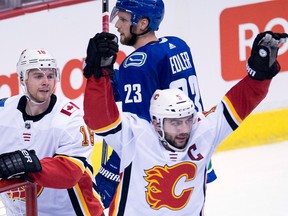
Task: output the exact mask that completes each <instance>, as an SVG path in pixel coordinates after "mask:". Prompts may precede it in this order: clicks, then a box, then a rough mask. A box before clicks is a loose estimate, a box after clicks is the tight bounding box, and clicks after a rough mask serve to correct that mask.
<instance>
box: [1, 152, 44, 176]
mask: <svg viewBox="0 0 288 216" xmlns="http://www.w3.org/2000/svg"><path fill="white" fill-rule="evenodd" d="M41 170H42V167H41V164H40V161H39V159H38V157H37V156H36V154H35V151H34V150H27V149H22V150H17V151H14V152H9V153H4V154H1V155H0V179H10V178H13V177H21V176H23V175H24V174H27V173H36V172H40V171H41Z"/></svg>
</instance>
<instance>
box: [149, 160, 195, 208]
mask: <svg viewBox="0 0 288 216" xmlns="http://www.w3.org/2000/svg"><path fill="white" fill-rule="evenodd" d="M196 169H197V168H196V166H195V164H193V163H191V162H183V163H180V164H176V165H174V166H168V165H165V166H164V167H162V166H155V167H153V168H151V169H149V170H145V173H146V176H144V179H145V180H146V181H147V182H148V185H147V186H146V201H147V203H148V204H149V206H150V207H151V208H152V209H155V210H157V209H160V208H163V207H165V208H168V209H171V210H180V209H183V208H184V207H185V206H186V205H187V203H188V201H189V199H190V196H191V194H192V192H193V188H192V187H187V188H186V189H183V190H182V192H181V193H179V194H176V191H175V188H176V185H177V184H178V182H179V179H180V178H182V177H185V178H186V180H185V181H186V182H188V181H191V180H193V179H194V178H195V174H196Z"/></svg>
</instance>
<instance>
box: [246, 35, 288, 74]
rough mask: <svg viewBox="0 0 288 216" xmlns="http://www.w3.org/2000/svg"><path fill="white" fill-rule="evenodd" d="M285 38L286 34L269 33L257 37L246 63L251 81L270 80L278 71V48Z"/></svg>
mask: <svg viewBox="0 0 288 216" xmlns="http://www.w3.org/2000/svg"><path fill="white" fill-rule="evenodd" d="M287 37H288V34H286V33H273V32H271V31H266V32H262V33H260V34H258V35H257V37H256V38H255V40H254V42H253V46H252V51H251V56H250V58H249V59H248V63H247V71H248V74H249V76H250V77H251V78H252V79H256V80H265V79H272V78H273V77H274V76H275V75H276V74H277V73H278V72H279V71H280V64H279V63H278V61H277V60H276V58H277V54H278V50H279V46H280V45H281V44H282V43H284V42H286V40H287Z"/></svg>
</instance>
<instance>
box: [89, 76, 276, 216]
mask: <svg viewBox="0 0 288 216" xmlns="http://www.w3.org/2000/svg"><path fill="white" fill-rule="evenodd" d="M93 79H94V78H90V79H89V80H88V82H87V86H86V92H85V97H87V98H86V99H85V98H84V111H85V116H84V119H85V122H86V123H87V124H88V126H89V127H90V128H91V129H93V130H94V131H95V132H96V133H97V134H99V135H100V136H104V137H105V140H106V142H107V144H108V145H111V146H112V147H113V149H114V150H115V151H116V152H117V153H118V155H119V157H120V158H121V164H120V176H121V181H120V184H119V186H118V188H117V192H116V195H115V196H114V199H113V201H112V203H111V205H110V208H109V215H110V216H116V215H119V216H123V215H125V216H134V215H149V216H159V215H165V216H166V215H169V216H172V215H173V216H174V215H175V216H179V215H181V216H199V215H203V207H204V203H205V194H206V193H205V189H206V188H205V182H206V179H205V178H206V172H207V169H208V166H209V161H210V159H211V156H212V154H213V152H214V151H215V149H216V148H217V146H218V145H219V144H220V143H221V142H222V141H223V139H225V138H226V137H227V136H228V135H229V134H231V133H232V132H233V131H234V130H236V129H237V127H238V126H239V125H240V123H241V122H242V120H243V119H245V118H246V117H247V116H248V115H249V113H251V112H252V110H253V109H254V108H255V107H256V106H257V105H258V104H259V103H260V102H261V101H262V100H263V99H264V98H265V96H266V94H267V92H268V88H269V85H270V80H264V81H257V80H253V79H251V78H250V77H248V76H246V77H245V78H244V79H242V80H241V81H240V82H239V83H238V84H236V85H235V86H234V87H232V88H231V89H230V90H229V91H228V92H227V93H226V95H225V96H224V98H223V99H222V101H221V102H220V103H219V104H218V105H217V106H215V107H213V108H212V109H211V110H210V111H209V112H206V113H205V117H204V115H202V114H198V117H199V118H198V121H197V122H196V123H195V124H194V125H193V127H192V131H191V136H190V139H189V141H188V147H187V148H186V150H185V151H183V152H171V151H167V150H166V149H165V148H164V147H163V145H162V144H161V143H160V141H159V137H158V134H157V133H156V131H155V129H154V126H153V125H152V124H150V123H148V122H147V121H146V120H143V119H140V118H139V117H137V116H136V115H134V114H131V113H122V114H121V116H120V114H119V112H118V111H117V107H116V105H115V102H114V101H113V94H112V93H111V91H112V90H111V88H110V86H109V85H110V80H109V78H106V77H103V78H101V79H98V80H95V79H94V80H93ZM103 88H106V89H105V91H104V90H103ZM90 95H91V96H90ZM92 96H93V97H92ZM95 113H101V117H102V118H97V115H95Z"/></svg>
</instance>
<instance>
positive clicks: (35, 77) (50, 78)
mask: <svg viewBox="0 0 288 216" xmlns="http://www.w3.org/2000/svg"><path fill="white" fill-rule="evenodd" d="M55 85H56V72H55V70H54V69H51V68H46V69H43V68H42V69H31V70H30V71H29V73H28V79H27V80H26V87H27V93H28V95H29V97H30V98H31V100H33V101H35V102H37V103H42V102H45V101H48V100H49V99H50V96H51V94H52V93H53V91H54V89H55Z"/></svg>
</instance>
